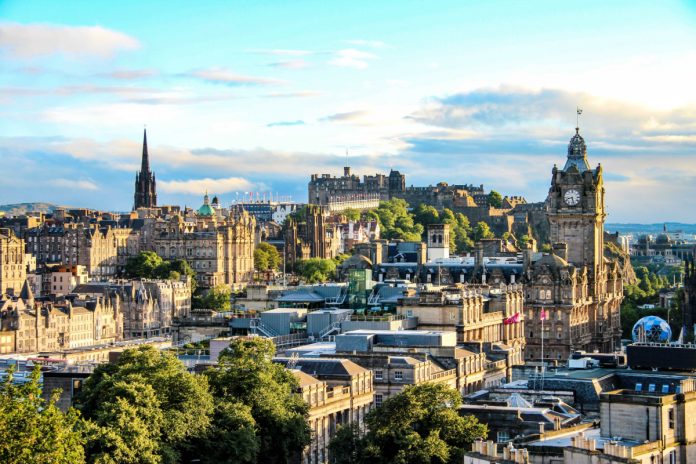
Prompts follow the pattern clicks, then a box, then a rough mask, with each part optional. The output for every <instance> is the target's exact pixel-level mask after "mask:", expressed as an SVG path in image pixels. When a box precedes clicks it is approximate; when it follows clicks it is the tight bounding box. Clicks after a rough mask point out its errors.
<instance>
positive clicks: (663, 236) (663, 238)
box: [655, 234, 672, 245]
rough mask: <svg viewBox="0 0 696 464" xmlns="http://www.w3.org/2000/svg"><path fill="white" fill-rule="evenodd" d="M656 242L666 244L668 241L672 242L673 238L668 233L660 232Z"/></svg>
mask: <svg viewBox="0 0 696 464" xmlns="http://www.w3.org/2000/svg"><path fill="white" fill-rule="evenodd" d="M655 243H657V244H660V245H665V244H668V243H672V239H671V238H669V235H667V234H660V235H658V236H657V238H656V239H655Z"/></svg>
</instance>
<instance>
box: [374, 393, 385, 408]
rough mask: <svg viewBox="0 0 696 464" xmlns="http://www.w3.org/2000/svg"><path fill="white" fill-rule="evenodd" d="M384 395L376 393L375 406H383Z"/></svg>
mask: <svg viewBox="0 0 696 464" xmlns="http://www.w3.org/2000/svg"><path fill="white" fill-rule="evenodd" d="M383 399H384V397H383V396H382V395H375V406H377V407H380V406H382V400H383Z"/></svg>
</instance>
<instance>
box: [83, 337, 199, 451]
mask: <svg viewBox="0 0 696 464" xmlns="http://www.w3.org/2000/svg"><path fill="white" fill-rule="evenodd" d="M77 401H78V405H79V408H80V410H81V411H82V413H83V414H84V416H85V418H86V419H89V420H90V421H91V422H90V427H89V430H90V434H89V443H88V446H87V451H88V454H89V455H90V457H91V458H92V459H93V460H94V461H95V462H99V463H134V464H135V463H140V462H147V463H160V462H162V463H175V462H180V460H181V457H182V455H185V454H186V452H187V450H188V449H190V447H191V446H192V445H191V443H192V442H195V441H196V440H197V439H199V438H200V437H201V436H202V435H204V434H205V433H206V432H207V430H208V428H209V427H210V423H211V418H212V414H213V398H212V396H211V395H210V393H209V391H208V382H207V379H206V378H205V377H203V376H197V375H194V374H191V373H189V372H188V370H187V369H186V367H185V366H184V365H183V364H182V363H181V361H179V360H178V359H177V358H176V357H175V356H174V355H173V354H172V353H169V352H166V351H160V350H157V349H155V348H153V347H151V346H143V347H140V348H137V349H130V350H126V351H124V352H123V353H121V356H120V357H119V359H118V361H117V362H116V364H105V365H101V366H99V367H97V368H96V369H95V371H94V373H93V374H92V375H91V376H90V377H89V378H88V379H87V381H86V382H85V384H84V388H83V389H82V392H81V393H80V394H79V395H78V398H77Z"/></svg>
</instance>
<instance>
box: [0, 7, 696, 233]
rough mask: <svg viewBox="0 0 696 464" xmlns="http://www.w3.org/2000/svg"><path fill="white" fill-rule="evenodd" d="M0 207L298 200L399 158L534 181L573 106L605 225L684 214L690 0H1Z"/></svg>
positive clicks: (692, 216)
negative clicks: (253, 197) (147, 157)
mask: <svg viewBox="0 0 696 464" xmlns="http://www.w3.org/2000/svg"><path fill="white" fill-rule="evenodd" d="M0 60H1V62H2V64H3V65H2V66H0V116H1V117H2V121H3V123H2V124H0V170H2V171H3V172H4V173H5V172H7V173H11V175H9V176H5V175H4V176H3V182H2V187H1V188H0V203H16V202H23V201H51V202H55V203H60V204H67V205H80V206H87V207H94V208H103V209H110V210H128V209H129V208H130V206H131V202H132V189H133V179H134V173H135V171H136V170H137V167H138V164H139V157H140V145H141V141H142V128H143V126H144V125H147V127H148V135H149V137H148V139H149V146H150V154H151V160H152V166H153V169H154V170H155V171H156V174H157V179H158V194H159V200H160V203H163V204H171V203H177V204H188V205H197V204H198V203H200V201H201V196H202V194H203V192H204V191H205V190H206V189H208V190H210V191H211V192H215V193H217V194H218V195H219V196H220V197H221V198H222V200H223V201H224V202H226V203H227V202H230V201H232V200H233V199H234V198H235V197H236V196H237V195H239V194H240V193H243V192H250V191H255V192H262V191H266V192H274V193H276V192H277V193H280V194H284V195H292V196H293V197H294V198H295V199H296V200H299V201H303V200H305V197H306V182H307V180H308V178H309V175H310V174H311V173H315V172H321V173H323V172H330V173H334V174H338V173H339V172H340V170H341V166H342V165H343V164H344V163H345V153H346V150H348V156H349V163H350V164H351V165H352V166H353V167H354V171H355V172H357V173H359V174H371V173H374V172H378V171H379V172H384V171H388V170H389V169H390V168H394V169H399V170H400V171H402V172H404V173H406V175H407V183H408V184H414V185H427V184H434V183H436V182H439V181H446V182H450V183H473V184H480V183H483V184H485V185H486V186H487V187H489V188H493V189H496V190H499V191H501V192H502V193H504V194H522V195H524V196H525V197H527V199H528V200H529V201H541V200H543V199H544V198H545V196H546V192H547V190H548V186H549V182H550V171H551V168H552V166H553V164H554V163H558V164H561V163H563V159H564V156H565V147H566V144H567V142H568V139H569V138H570V137H571V135H572V134H573V132H574V130H573V128H574V126H575V107H576V105H580V106H581V107H582V108H583V109H584V113H583V115H582V119H581V123H580V125H581V132H582V134H583V135H584V136H585V139H586V141H587V143H588V151H589V157H590V163H591V164H592V165H596V164H597V163H600V162H601V163H602V166H603V167H604V170H605V176H606V177H605V179H606V184H607V185H606V188H607V203H608V210H609V213H610V216H609V218H608V220H609V221H612V222H629V221H631V222H653V221H664V220H678V221H684V222H696V208H693V207H692V206H691V205H692V204H693V198H695V197H696V182H695V181H696V159H695V158H694V155H696V86H694V84H693V83H694V82H696V4H694V2H683V1H682V2H670V1H662V2H654V1H651V2H641V1H631V2H620V1H616V2H593V1H585V2H557V1H553V2H551V1H549V2H541V1H539V2H512V1H510V2H501V1H490V2H464V1H429V2H422V1H418V2H408V1H399V2H386V1H385V2H368V1H365V2H362V1H351V2H338V1H332V2H326V1H322V2H320V1H317V2H303V1H297V2H286V1H265V2H258V1H257V2H251V1H249V2H241V1H230V2H212V1H211V2H203V1H202V2H190V1H186V2H183V1H168V2H166V3H165V2H155V1H150V2H148V1H142V0H141V1H138V2H131V1H119V2H87V1H85V2H81V1H65V2H55V1H46V2H41V1H31V0H29V1H7V0H5V1H3V0H0Z"/></svg>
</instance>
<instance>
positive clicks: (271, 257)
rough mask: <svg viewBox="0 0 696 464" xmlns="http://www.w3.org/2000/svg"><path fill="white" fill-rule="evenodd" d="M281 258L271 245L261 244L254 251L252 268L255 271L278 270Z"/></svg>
mask: <svg viewBox="0 0 696 464" xmlns="http://www.w3.org/2000/svg"><path fill="white" fill-rule="evenodd" d="M281 260H282V258H281V256H280V253H278V250H277V249H276V247H274V246H273V245H271V244H269V243H266V242H261V243H259V244H258V245H257V246H256V249H255V250H254V267H255V268H256V270H257V271H269V270H273V269H278V267H279V266H280V263H281Z"/></svg>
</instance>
